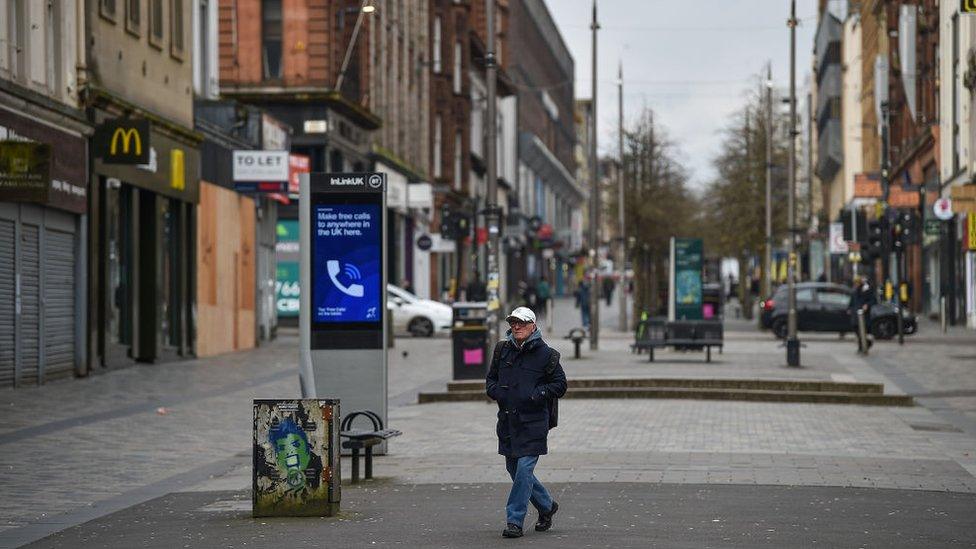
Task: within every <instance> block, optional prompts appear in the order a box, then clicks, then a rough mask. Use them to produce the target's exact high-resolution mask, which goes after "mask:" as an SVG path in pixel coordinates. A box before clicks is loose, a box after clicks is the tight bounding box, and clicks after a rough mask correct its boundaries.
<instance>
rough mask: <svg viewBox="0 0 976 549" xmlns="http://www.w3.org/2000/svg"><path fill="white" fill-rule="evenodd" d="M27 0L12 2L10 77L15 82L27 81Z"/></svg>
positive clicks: (14, 0) (9, 49) (13, 0)
mask: <svg viewBox="0 0 976 549" xmlns="http://www.w3.org/2000/svg"><path fill="white" fill-rule="evenodd" d="M26 28H27V0H12V1H11V2H10V38H9V40H10V46H9V48H8V51H9V52H10V76H11V78H12V79H13V80H14V81H17V82H25V81H26V80H27V32H26Z"/></svg>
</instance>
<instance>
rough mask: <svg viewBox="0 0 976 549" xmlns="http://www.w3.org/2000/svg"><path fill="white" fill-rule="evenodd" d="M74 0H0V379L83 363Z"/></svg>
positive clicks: (54, 374)
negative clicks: (58, 0)
mask: <svg viewBox="0 0 976 549" xmlns="http://www.w3.org/2000/svg"><path fill="white" fill-rule="evenodd" d="M84 21H85V11H84V4H83V3H82V2H81V1H80V0H77V1H61V2H27V1H23V0H13V1H8V2H3V3H2V5H0V172H2V174H3V175H2V176H0V387H10V386H26V385H35V384H40V383H43V382H45V381H48V380H52V379H56V378H60V377H65V376H71V375H83V374H85V373H86V372H87V368H88V362H87V360H86V354H87V341H86V331H85V326H86V316H87V313H88V310H89V304H88V302H87V297H88V294H87V292H86V288H85V284H84V280H85V279H86V255H87V253H86V251H87V246H88V244H89V234H90V233H89V232H88V225H87V219H86V213H87V211H88V205H89V199H90V197H91V194H90V192H89V185H88V170H87V166H88V136H90V135H91V124H90V122H89V121H88V120H87V119H86V117H85V113H84V111H83V110H82V106H81V104H80V102H79V87H80V86H81V85H83V83H84V82H83V80H82V81H79V78H78V73H76V72H75V70H74V69H75V67H76V66H79V65H80V66H81V67H84V65H85V47H84V46H85V41H84V30H83V29H84Z"/></svg>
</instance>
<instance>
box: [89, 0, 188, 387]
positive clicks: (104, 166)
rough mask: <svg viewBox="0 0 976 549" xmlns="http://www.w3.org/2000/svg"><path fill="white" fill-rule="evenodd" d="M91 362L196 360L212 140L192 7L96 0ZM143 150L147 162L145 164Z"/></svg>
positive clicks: (178, 0)
mask: <svg viewBox="0 0 976 549" xmlns="http://www.w3.org/2000/svg"><path fill="white" fill-rule="evenodd" d="M86 6H87V8H88V10H87V12H86V18H87V24H86V27H85V28H86V35H85V41H86V44H88V46H89V47H88V49H87V51H86V53H87V56H86V61H87V62H86V67H87V72H86V78H85V82H84V87H83V96H84V101H85V105H86V106H87V114H88V119H89V122H90V123H91V124H92V125H93V126H95V131H96V133H95V136H94V139H93V140H92V141H91V150H90V155H91V167H92V168H91V169H92V172H91V182H92V183H91V188H90V199H89V209H88V233H89V235H90V236H91V238H90V246H89V258H90V260H89V265H88V284H89V285H88V291H89V295H90V300H91V306H90V307H89V327H90V334H91V335H90V337H91V343H90V353H91V361H90V362H91V365H92V366H91V367H92V369H97V368H109V367H114V366H119V365H125V364H129V363H131V362H132V361H145V362H157V361H161V360H170V359H174V358H180V357H188V356H191V355H192V354H193V347H194V340H193V337H194V334H195V326H194V316H193V310H194V303H195V292H194V282H195V280H194V278H195V277H194V269H195V262H194V257H195V255H196V253H195V240H196V238H195V235H196V223H197V217H196V206H197V203H198V201H199V174H200V156H199V144H200V141H201V137H200V135H199V134H198V133H196V132H195V131H194V129H193V87H192V84H191V83H192V81H193V70H192V42H191V40H192V32H191V11H190V10H191V6H192V4H191V2H190V0H175V1H173V2H163V1H162V0H150V1H147V2H124V3H123V2H114V1H111V0H99V1H97V2H88V3H86ZM139 154H142V156H143V158H142V159H137V158H136V157H138V155H139Z"/></svg>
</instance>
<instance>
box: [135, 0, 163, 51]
mask: <svg viewBox="0 0 976 549" xmlns="http://www.w3.org/2000/svg"><path fill="white" fill-rule="evenodd" d="M133 1H135V0H133ZM149 43H150V44H152V45H154V46H156V47H157V48H162V47H163V0H149Z"/></svg>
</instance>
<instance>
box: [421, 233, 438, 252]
mask: <svg viewBox="0 0 976 549" xmlns="http://www.w3.org/2000/svg"><path fill="white" fill-rule="evenodd" d="M433 246H434V239H432V238H431V237H430V235H429V234H422V235H420V236H419V237H418V238H417V247H418V248H420V249H421V250H423V251H425V252H426V251H429V250H430V249H431V248H432V247H433Z"/></svg>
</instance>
